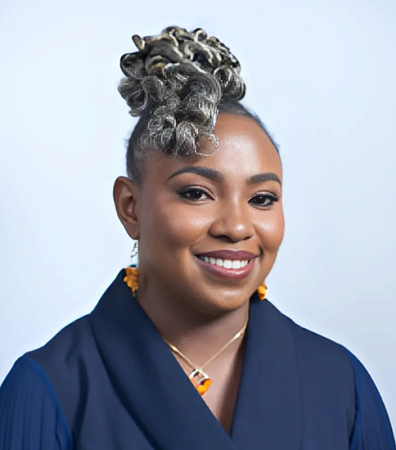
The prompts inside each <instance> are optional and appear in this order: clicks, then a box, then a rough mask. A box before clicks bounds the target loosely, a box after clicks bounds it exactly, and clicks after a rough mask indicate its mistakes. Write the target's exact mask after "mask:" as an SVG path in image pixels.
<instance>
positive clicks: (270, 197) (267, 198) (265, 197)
mask: <svg viewBox="0 0 396 450" xmlns="http://www.w3.org/2000/svg"><path fill="white" fill-rule="evenodd" d="M278 201H279V197H278V196H277V195H275V194H272V193H269V192H265V193H260V194H257V195H255V196H254V197H252V198H251V199H250V200H249V203H251V204H253V205H254V206H258V207H259V208H268V207H269V206H271V205H273V204H274V203H275V202H278Z"/></svg>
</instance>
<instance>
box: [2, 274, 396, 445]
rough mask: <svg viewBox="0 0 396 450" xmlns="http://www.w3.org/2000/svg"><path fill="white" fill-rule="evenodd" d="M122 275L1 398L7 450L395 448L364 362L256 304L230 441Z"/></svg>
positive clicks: (22, 363) (7, 384)
mask: <svg viewBox="0 0 396 450" xmlns="http://www.w3.org/2000/svg"><path fill="white" fill-rule="evenodd" d="M124 275H125V272H124V270H122V271H120V273H119V274H118V276H117V278H116V279H115V280H114V282H113V283H112V284H111V285H110V287H109V288H108V290H107V291H106V292H105V294H104V295H103V297H102V298H101V300H100V301H99V303H98V305H97V306H96V308H95V309H94V311H93V312H92V313H91V314H89V315H87V316H85V317H82V318H81V319H79V320H77V321H75V322H73V323H72V324H70V325H69V326H67V327H66V328H64V329H63V330H62V331H61V332H60V333H58V335H56V336H55V337H54V338H53V339H52V340H51V341H50V342H49V343H47V344H46V345H45V346H44V347H42V348H40V349H38V350H35V351H33V352H30V353H27V354H25V355H24V356H22V357H21V358H20V359H19V360H18V361H17V362H16V363H15V365H14V367H13V368H12V369H11V371H10V373H9V374H8V376H7V378H6V379H5V381H4V383H3V385H2V387H1V388H0V450H44V449H45V450H46V449H51V450H72V449H73V450H77V449H81V450H83V449H84V450H88V449H95V450H110V449H116V450H123V449H129V448H130V449H139V450H179V449H180V450H187V449H188V450H202V449H205V450H237V449H239V450H247V449H248V450H335V449H337V450H395V449H396V446H395V441H394V437H393V434H392V430H391V426H390V422H389V418H388V415H387V413H386V410H385V407H384V404H383V402H382V400H381V397H380V394H379V393H378V391H377V389H376V387H375V385H374V383H373V381H372V379H371V378H370V375H369V374H368V373H367V371H366V370H365V368H364V367H363V366H362V364H361V363H360V362H359V361H358V360H357V359H356V357H355V356H353V355H352V354H351V353H350V352H349V351H348V350H346V349H345V348H344V347H342V346H340V345H338V344H336V343H334V342H332V341H330V340H328V339H326V338H323V337H321V336H319V335H317V334H315V333H312V332H310V331H308V330H306V329H304V328H302V327H300V326H298V325H297V324H295V323H294V322H293V321H292V320H290V319H289V318H287V317H286V316H284V315H283V314H282V313H281V312H279V311H278V310H277V309H276V308H275V307H274V306H273V305H272V304H271V303H270V302H269V301H268V300H266V301H263V302H260V300H259V299H258V296H257V294H254V295H253V296H252V298H251V302H250V316H249V317H250V319H249V324H248V329H247V333H246V347H245V359H244V366H243V372H242V377H241V382H240V387H239V391H238V397H237V402H236V406H235V412H234V418H233V423H232V428H231V433H230V434H227V433H226V432H225V431H224V429H223V428H222V426H221V425H220V423H219V422H218V421H217V420H216V418H215V417H214V416H213V414H212V413H211V411H210V410H209V408H208V407H207V406H206V404H205V403H204V401H203V400H202V398H201V396H200V395H199V394H198V392H197V391H196V390H195V388H194V387H193V386H192V384H191V382H190V381H189V379H188V377H187V376H186V375H185V373H184V371H183V369H182V368H181V367H180V365H179V363H178V362H177V361H176V359H175V358H174V356H173V355H172V353H171V352H170V350H169V348H168V347H167V345H166V344H165V343H164V341H163V340H162V338H161V336H160V335H159V333H158V331H157V330H156V328H155V327H154V325H153V323H152V322H151V321H150V319H149V318H148V316H147V315H146V314H145V312H144V310H143V309H142V308H141V307H140V305H139V303H138V302H137V301H136V299H134V297H133V296H132V294H131V291H130V289H129V288H128V286H127V285H126V284H125V283H124V282H123V278H124ZM175 386H177V389H175Z"/></svg>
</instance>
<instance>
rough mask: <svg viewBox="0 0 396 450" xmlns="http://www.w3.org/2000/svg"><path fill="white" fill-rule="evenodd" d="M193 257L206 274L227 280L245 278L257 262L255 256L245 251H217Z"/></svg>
mask: <svg viewBox="0 0 396 450" xmlns="http://www.w3.org/2000/svg"><path fill="white" fill-rule="evenodd" d="M195 256H196V258H197V261H198V263H199V265H200V266H201V267H202V269H204V270H205V271H206V272H209V273H210V274H212V275H215V276H216V277H219V278H223V279H229V280H241V279H243V278H246V277H247V276H248V275H249V274H250V272H251V271H252V270H253V268H254V265H255V262H256V260H257V255H256V254H254V253H251V252H247V251H231V250H219V251H214V252H208V253H203V254H200V255H195Z"/></svg>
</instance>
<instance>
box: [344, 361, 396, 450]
mask: <svg viewBox="0 0 396 450" xmlns="http://www.w3.org/2000/svg"><path fill="white" fill-rule="evenodd" d="M349 354H350V357H351V361H352V366H353V371H354V377H355V387H356V419H355V426H354V431H353V434H352V439H351V444H350V447H349V448H350V450H396V445H395V439H394V436H393V432H392V427H391V424H390V421H389V417H388V414H387V412H386V409H385V405H384V403H383V401H382V399H381V396H380V393H379V392H378V389H377V388H376V386H375V384H374V382H373V380H372V378H371V377H370V375H369V373H368V372H367V370H366V369H365V367H364V366H363V364H362V363H361V362H360V361H359V360H358V359H357V358H356V356H354V355H353V354H352V353H350V352H349Z"/></svg>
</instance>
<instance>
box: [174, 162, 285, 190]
mask: <svg viewBox="0 0 396 450" xmlns="http://www.w3.org/2000/svg"><path fill="white" fill-rule="evenodd" d="M182 173H195V174H197V175H200V176H201V177H205V178H208V179H209V180H213V181H222V180H223V179H224V177H223V175H222V174H221V173H220V172H219V171H217V170H214V169H209V168H208V167H201V166H187V167H182V168H181V169H179V170H176V172H174V173H173V174H172V175H171V176H170V177H169V178H168V181H169V180H170V179H172V178H174V177H176V176H178V175H181V174H182ZM264 181H276V182H278V183H279V184H280V185H281V186H282V182H281V180H280V179H279V177H278V175H276V174H275V173H273V172H265V173H258V174H256V175H253V176H251V177H250V178H248V180H247V184H256V183H262V182H264Z"/></svg>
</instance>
